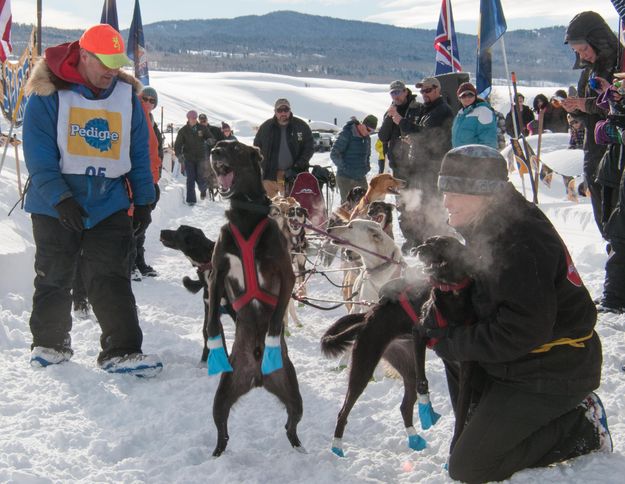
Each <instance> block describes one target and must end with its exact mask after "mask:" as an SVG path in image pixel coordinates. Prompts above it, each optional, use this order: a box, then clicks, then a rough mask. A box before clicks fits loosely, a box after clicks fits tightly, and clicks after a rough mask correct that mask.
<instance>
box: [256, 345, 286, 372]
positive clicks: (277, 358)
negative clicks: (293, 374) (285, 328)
mask: <svg viewBox="0 0 625 484" xmlns="http://www.w3.org/2000/svg"><path fill="white" fill-rule="evenodd" d="M280 368H282V348H281V347H280V336H266V337H265V351H264V352H263V362H262V363H261V365H260V370H261V371H262V373H263V375H269V374H270V373H273V372H274V371H276V370H279V369H280Z"/></svg>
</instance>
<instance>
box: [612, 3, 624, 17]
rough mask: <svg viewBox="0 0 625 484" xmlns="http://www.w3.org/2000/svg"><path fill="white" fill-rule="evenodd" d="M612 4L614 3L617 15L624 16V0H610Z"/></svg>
mask: <svg viewBox="0 0 625 484" xmlns="http://www.w3.org/2000/svg"><path fill="white" fill-rule="evenodd" d="M612 5H614V8H615V9H616V12H617V13H618V15H619V17H621V18H623V17H625V0H612Z"/></svg>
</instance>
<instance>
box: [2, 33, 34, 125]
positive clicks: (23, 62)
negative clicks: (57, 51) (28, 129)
mask: <svg viewBox="0 0 625 484" xmlns="http://www.w3.org/2000/svg"><path fill="white" fill-rule="evenodd" d="M34 48H35V28H34V27H33V29H32V31H31V33H30V41H29V43H28V47H26V50H25V51H24V52H23V53H22V55H21V56H20V59H19V61H17V62H15V61H7V62H3V63H2V102H1V103H0V107H1V108H2V114H3V115H4V117H5V118H6V119H7V120H9V121H13V120H15V127H16V128H19V127H20V126H21V125H22V122H23V121H24V109H25V108H26V96H25V95H24V86H25V85H26V81H27V80H28V76H29V75H30V71H31V70H32V68H33V64H34V58H33V57H34V56H33V52H34Z"/></svg>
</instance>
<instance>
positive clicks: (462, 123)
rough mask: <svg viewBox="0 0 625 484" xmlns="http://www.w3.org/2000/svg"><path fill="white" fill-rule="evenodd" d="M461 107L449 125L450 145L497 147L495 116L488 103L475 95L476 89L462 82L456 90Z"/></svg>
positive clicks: (468, 83) (455, 146)
mask: <svg viewBox="0 0 625 484" xmlns="http://www.w3.org/2000/svg"><path fill="white" fill-rule="evenodd" d="M456 95H457V96H458V100H459V101H460V104H462V108H461V109H460V111H458V114H456V117H455V119H454V123H453V124H452V126H451V145H452V146H453V147H454V148H457V147H459V146H464V145H471V144H478V145H486V146H490V147H491V148H495V149H497V117H496V116H495V112H494V110H493V108H492V107H491V106H490V104H489V103H488V102H486V101H484V100H483V99H481V98H478V97H477V90H476V89H475V86H474V85H473V84H471V83H470V82H464V83H462V84H461V85H460V87H459V88H458V90H457V91H456Z"/></svg>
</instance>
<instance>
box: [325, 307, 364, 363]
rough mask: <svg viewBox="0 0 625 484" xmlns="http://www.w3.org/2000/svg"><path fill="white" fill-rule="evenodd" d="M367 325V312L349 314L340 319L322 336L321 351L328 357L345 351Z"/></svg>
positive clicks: (333, 356)
mask: <svg viewBox="0 0 625 484" xmlns="http://www.w3.org/2000/svg"><path fill="white" fill-rule="evenodd" d="M364 325H365V313H355V314H348V315H347V316H343V317H342V318H340V319H338V320H337V321H336V322H335V323H334V324H333V325H332V326H330V327H329V328H328V330H327V331H326V332H325V333H324V335H323V336H322V337H321V352H322V353H323V354H324V356H326V357H328V358H335V357H337V356H340V355H341V354H343V353H345V351H347V350H348V349H349V347H350V344H351V343H352V342H353V341H354V340H355V339H356V337H357V336H358V335H359V334H360V332H361V331H362V328H363V327H364Z"/></svg>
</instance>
